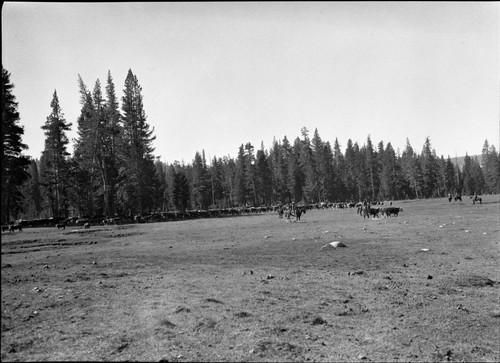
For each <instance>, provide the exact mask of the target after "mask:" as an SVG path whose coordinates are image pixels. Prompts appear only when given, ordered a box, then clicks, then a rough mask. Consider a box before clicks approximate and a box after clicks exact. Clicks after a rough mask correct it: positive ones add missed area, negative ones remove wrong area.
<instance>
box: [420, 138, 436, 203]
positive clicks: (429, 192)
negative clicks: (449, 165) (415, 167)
mask: <svg viewBox="0 0 500 363" xmlns="http://www.w3.org/2000/svg"><path fill="white" fill-rule="evenodd" d="M421 157H422V158H421V161H422V176H423V185H422V193H423V196H424V197H426V198H430V197H432V196H434V192H435V191H436V189H437V187H438V165H437V162H436V158H435V155H434V153H433V150H432V148H431V142H430V139H429V138H428V137H427V138H426V139H425V143H424V146H423V148H422V154H421Z"/></svg>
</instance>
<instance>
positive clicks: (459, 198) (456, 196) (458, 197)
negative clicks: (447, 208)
mask: <svg viewBox="0 0 500 363" xmlns="http://www.w3.org/2000/svg"><path fill="white" fill-rule="evenodd" d="M453 199H455V202H456V201H457V200H459V201H462V196H461V195H460V194H457V195H455V198H453Z"/></svg>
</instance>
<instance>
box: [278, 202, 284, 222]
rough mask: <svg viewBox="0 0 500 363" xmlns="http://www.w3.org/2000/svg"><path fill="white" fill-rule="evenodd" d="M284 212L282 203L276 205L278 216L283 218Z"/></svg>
mask: <svg viewBox="0 0 500 363" xmlns="http://www.w3.org/2000/svg"><path fill="white" fill-rule="evenodd" d="M284 213H285V209H284V208H283V206H282V205H280V206H279V207H278V217H279V218H280V219H281V218H283V214H284Z"/></svg>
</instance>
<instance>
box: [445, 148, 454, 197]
mask: <svg viewBox="0 0 500 363" xmlns="http://www.w3.org/2000/svg"><path fill="white" fill-rule="evenodd" d="M444 183H445V188H446V194H447V195H448V196H449V197H450V196H455V194H456V193H457V177H456V171H455V166H454V165H453V162H452V161H451V159H450V156H449V155H448V159H446V165H445V170H444Z"/></svg>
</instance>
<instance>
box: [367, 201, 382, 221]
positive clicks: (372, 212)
mask: <svg viewBox="0 0 500 363" xmlns="http://www.w3.org/2000/svg"><path fill="white" fill-rule="evenodd" d="M379 213H380V208H372V207H370V205H369V204H368V205H366V206H365V207H364V208H363V219H365V218H366V217H368V218H370V216H373V218H375V217H378V216H379Z"/></svg>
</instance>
